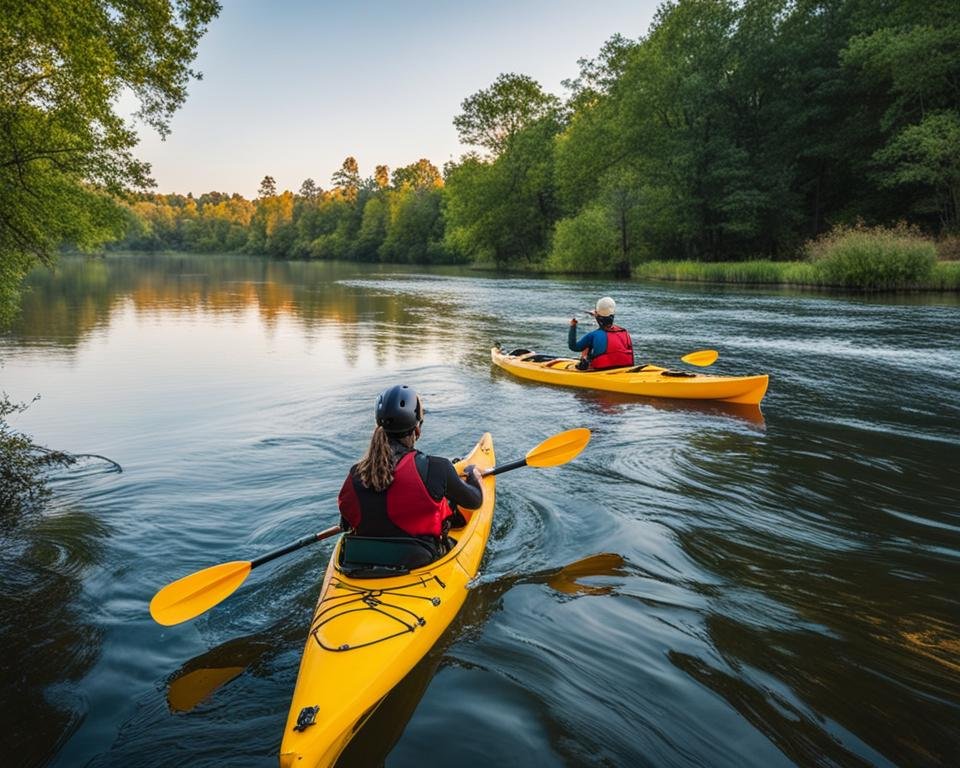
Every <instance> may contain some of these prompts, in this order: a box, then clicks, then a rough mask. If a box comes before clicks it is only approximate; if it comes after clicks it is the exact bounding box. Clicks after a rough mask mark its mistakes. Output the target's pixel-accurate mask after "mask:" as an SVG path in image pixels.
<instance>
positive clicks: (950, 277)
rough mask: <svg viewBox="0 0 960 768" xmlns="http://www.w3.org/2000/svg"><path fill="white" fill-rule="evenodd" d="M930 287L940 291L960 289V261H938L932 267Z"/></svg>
mask: <svg viewBox="0 0 960 768" xmlns="http://www.w3.org/2000/svg"><path fill="white" fill-rule="evenodd" d="M930 287H931V288H939V289H940V290H941V291H960V261H938V262H937V263H936V264H935V265H934V267H933V275H932V276H931V278H930Z"/></svg>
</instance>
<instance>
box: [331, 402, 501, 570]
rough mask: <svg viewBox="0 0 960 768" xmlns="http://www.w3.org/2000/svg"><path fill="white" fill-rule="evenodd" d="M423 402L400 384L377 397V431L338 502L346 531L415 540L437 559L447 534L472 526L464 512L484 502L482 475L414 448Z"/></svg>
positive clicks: (361, 534) (443, 546)
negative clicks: (460, 469) (462, 475)
mask: <svg viewBox="0 0 960 768" xmlns="http://www.w3.org/2000/svg"><path fill="white" fill-rule="evenodd" d="M423 416H424V410H423V401H422V400H421V399H420V395H419V394H417V391H416V390H415V389H414V388H413V387H410V386H408V385H406V384H397V385H394V386H392V387H388V388H387V389H385V390H383V391H382V392H381V393H380V394H379V395H378V396H377V403H376V409H375V417H376V427H375V428H374V430H373V435H372V436H371V438H370V446H369V447H368V448H367V452H366V453H365V454H364V456H363V458H362V459H360V461H359V462H357V463H356V464H354V465H353V466H352V467H351V468H350V472H349V473H348V475H347V478H346V480H345V481H344V483H343V487H342V488H341V489H340V495H339V497H338V499H337V503H338V504H339V506H340V516H341V527H342V528H344V530H347V531H349V533H351V534H352V535H354V536H361V537H373V538H377V537H383V538H390V537H414V538H416V539H418V540H420V541H422V542H423V543H425V544H426V545H428V546H429V547H430V548H431V549H432V551H433V556H434V558H437V557H440V556H441V555H443V554H444V553H445V552H446V551H447V549H448V539H447V533H448V531H449V530H450V529H451V528H457V527H460V526H463V525H465V524H466V523H467V518H466V517H464V515H463V514H462V512H461V511H460V510H472V509H477V508H479V507H480V505H481V504H482V503H483V485H482V483H481V476H480V471H479V470H478V469H476V468H475V467H473V466H470V467H467V468H466V470H465V475H466V482H464V481H463V480H462V479H461V478H460V476H459V475H458V474H457V470H456V469H454V466H453V464H452V463H451V461H450V460H449V459H447V458H444V457H441V456H428V455H426V454H424V453H421V452H420V451H418V450H416V449H415V448H414V445H415V443H416V441H417V440H418V439H419V438H420V431H421V429H422V427H423Z"/></svg>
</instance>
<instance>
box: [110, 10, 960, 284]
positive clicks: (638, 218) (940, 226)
mask: <svg viewBox="0 0 960 768" xmlns="http://www.w3.org/2000/svg"><path fill="white" fill-rule="evenodd" d="M578 65H579V67H578V69H579V73H578V74H577V75H576V76H575V77H574V78H572V79H570V80H568V81H565V85H566V87H567V89H568V91H569V93H568V95H567V98H566V99H565V100H564V101H561V100H560V99H559V98H558V97H556V96H555V95H553V94H550V93H547V92H546V91H544V89H543V88H542V87H541V86H540V84H539V83H537V82H536V81H535V80H534V79H532V78H531V77H529V76H527V75H522V74H515V73H510V74H503V75H500V76H499V77H498V78H496V80H495V81H494V82H493V83H491V84H490V85H489V86H487V87H486V88H483V89H481V90H479V91H477V92H476V93H474V94H473V95H471V96H468V97H467V98H466V99H465V100H464V101H463V102H462V105H461V111H460V112H459V114H457V115H456V116H455V117H454V119H453V122H454V126H455V127H456V128H457V130H458V132H459V134H460V137H461V139H462V140H463V141H464V142H465V143H467V144H472V145H473V146H475V147H476V148H477V150H476V151H472V152H468V153H467V154H465V155H463V156H462V157H461V158H459V160H456V161H451V162H449V163H447V164H446V165H445V166H444V169H443V174H442V176H441V174H440V173H439V172H438V170H437V168H436V167H435V166H434V165H433V164H431V163H430V162H429V161H428V160H427V159H420V160H418V161H417V162H415V163H411V164H410V165H406V166H402V167H399V168H397V169H395V170H394V171H393V173H392V174H391V173H390V171H389V169H388V168H387V167H386V166H384V165H380V166H376V169H375V171H374V174H373V176H372V178H368V179H364V178H363V177H362V176H361V173H360V169H359V168H358V167H357V163H356V160H355V159H354V158H352V157H349V158H347V159H346V160H345V161H344V163H343V165H342V167H341V168H340V169H339V170H338V171H337V172H336V173H335V174H334V175H333V179H332V182H333V188H332V189H331V190H330V191H329V192H324V191H323V190H320V189H319V188H312V187H307V186H304V187H302V188H301V190H300V193H299V194H298V195H296V196H294V197H293V198H292V200H287V201H286V202H284V201H282V200H280V198H282V197H283V194H286V193H280V192H278V191H277V190H276V189H275V188H273V189H270V190H267V193H266V194H261V195H260V197H259V198H258V199H257V200H256V201H253V202H252V203H247V202H246V201H242V202H243V204H246V205H247V206H249V207H250V208H251V209H252V213H250V214H249V218H247V219H246V220H245V222H242V223H241V222H240V221H239V220H237V219H236V216H238V215H239V214H240V211H241V209H242V208H243V205H242V204H241V202H240V201H236V200H232V198H231V202H230V205H231V206H232V208H231V209H230V211H231V212H229V213H228V212H227V211H220V212H217V213H214V212H215V211H219V208H218V207H219V206H221V205H223V204H224V200H220V199H217V200H216V201H214V200H213V199H212V198H211V199H209V200H206V199H205V196H201V197H200V198H197V199H196V200H193V199H192V198H190V197H189V196H188V197H187V198H180V199H178V200H169V201H167V204H166V205H164V204H163V203H162V201H157V200H153V199H145V198H139V199H137V200H136V201H135V202H134V204H133V205H132V207H131V208H130V209H129V210H128V214H127V217H128V221H129V230H128V231H129V233H130V234H129V236H128V237H129V239H130V241H132V242H150V243H157V242H164V243H167V244H168V245H170V244H172V245H173V246H174V247H192V248H199V247H202V248H204V249H218V250H223V249H227V248H228V247H230V248H240V249H242V250H246V251H250V252H255V253H268V254H274V255H277V256H283V257H298V258H301V257H303V258H346V259H357V260H364V261H400V262H434V261H438V260H444V261H451V260H473V261H477V262H483V261H486V262H489V263H492V264H495V265H496V266H498V267H502V268H511V267H520V268H528V267H531V266H534V267H539V266H540V265H546V266H547V267H549V268H555V269H564V270H569V271H580V272H582V271H597V270H599V271H607V272H614V273H618V274H626V273H628V272H630V270H631V269H632V268H635V267H636V266H637V265H638V264H640V263H641V262H643V261H646V260H648V259H649V260H652V259H658V260H697V261H711V262H717V263H719V262H727V261H732V260H742V259H746V258H751V259H755V258H758V257H761V258H765V259H781V260H782V259H788V258H792V257H794V256H796V255H797V254H798V253H800V252H801V249H802V246H803V243H804V242H806V241H808V240H810V239H811V238H816V237H817V236H818V235H820V234H822V233H824V232H827V231H831V230H832V229H833V228H834V227H835V226H837V225H841V226H842V225H845V224H846V225H850V224H852V223H854V222H856V221H860V220H862V221H864V222H865V223H866V224H868V225H885V224H886V225H889V224H893V223H895V222H897V221H900V220H905V221H907V222H908V223H909V224H911V225H915V226H918V227H920V228H921V229H924V230H925V231H927V232H928V233H937V234H940V235H944V236H949V235H950V234H951V233H954V234H955V233H956V232H957V231H958V230H960V218H958V217H960V160H958V158H960V22H958V21H957V14H956V0H899V2H890V0H799V1H798V0H669V1H668V2H665V3H663V4H662V5H661V6H660V8H659V10H658V12H657V14H656V16H655V18H654V20H653V23H652V25H651V27H650V29H649V30H648V32H647V33H646V34H645V35H643V36H642V37H640V38H637V39H627V38H625V37H623V36H621V35H614V36H613V37H611V38H610V39H609V40H608V41H607V42H606V43H605V44H604V45H603V46H602V48H601V49H600V50H599V52H597V54H596V56H595V57H594V58H582V59H580V60H579V62H578ZM227 217H233V218H231V219H230V221H229V223H225V220H226V219H227ZM228 241H229V243H230V245H229V246H228V245H227V243H228ZM241 241H242V242H241Z"/></svg>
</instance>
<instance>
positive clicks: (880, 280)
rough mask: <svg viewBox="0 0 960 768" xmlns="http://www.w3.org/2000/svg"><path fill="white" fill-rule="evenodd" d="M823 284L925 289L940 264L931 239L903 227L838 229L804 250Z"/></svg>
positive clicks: (869, 287) (852, 286) (863, 287)
mask: <svg viewBox="0 0 960 768" xmlns="http://www.w3.org/2000/svg"><path fill="white" fill-rule="evenodd" d="M806 253H807V257H808V258H809V259H810V262H811V263H812V264H813V266H814V267H815V268H816V271H817V275H818V280H817V282H818V283H820V284H821V285H829V286H838V287H844V288H859V289H886V290H889V289H892V288H916V287H926V286H928V285H929V284H930V283H931V280H932V277H933V272H934V267H935V265H936V263H937V249H936V246H935V245H934V244H933V242H931V241H930V240H927V239H926V238H924V237H922V236H921V235H920V234H919V233H917V232H916V231H915V230H912V229H909V228H907V227H905V226H898V227H894V228H886V227H864V226H862V225H858V226H856V227H838V228H836V229H834V230H832V231H831V232H829V233H827V234H826V235H823V236H822V237H819V238H817V239H816V240H812V241H810V242H809V243H807V246H806Z"/></svg>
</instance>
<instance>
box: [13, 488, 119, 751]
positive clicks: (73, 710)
mask: <svg viewBox="0 0 960 768" xmlns="http://www.w3.org/2000/svg"><path fill="white" fill-rule="evenodd" d="M0 527H2V536H3V545H2V547H0V573H2V574H3V589H2V590H0V628H2V637H3V648H2V656H0V658H2V662H0V669H2V676H3V692H4V693H3V698H2V700H0V721H2V722H3V729H2V734H3V735H2V737H0V739H2V749H0V753H2V754H3V755H4V756H5V757H4V760H5V762H6V765H15V766H21V765H22V766H35V765H42V764H44V763H46V762H47V761H48V760H49V759H50V758H51V757H52V756H53V755H54V754H56V752H57V751H58V750H59V749H60V747H61V746H62V745H63V743H64V742H65V741H66V739H67V738H68V737H69V736H70V734H71V733H73V731H74V730H75V729H76V728H77V726H78V725H79V724H80V722H81V720H82V719H83V717H84V715H85V712H86V703H85V702H84V700H83V699H82V698H80V697H78V696H77V694H76V692H75V691H74V690H73V689H72V688H71V686H70V683H72V682H76V681H78V680H80V679H81V678H82V677H83V676H84V675H85V674H86V673H87V672H88V671H89V670H90V669H91V668H92V667H93V665H94V663H95V662H96V661H97V659H98V657H99V655H100V649H101V643H102V639H103V632H102V629H101V628H100V627H99V626H98V625H97V624H96V622H95V621H94V619H93V614H94V613H95V606H93V605H92V604H91V600H90V599H89V598H88V597H85V596H84V593H83V581H84V579H85V578H86V576H87V575H88V572H89V571H90V570H91V569H93V568H94V567H96V566H97V564H98V563H99V561H100V559H101V557H102V552H103V550H102V542H103V539H104V538H105V537H106V535H107V533H108V529H107V527H106V526H105V525H103V524H102V523H100V522H99V521H98V520H97V519H96V518H94V517H93V516H91V515H90V514H88V513H86V512H84V511H83V510H80V509H74V508H65V509H64V508H56V507H54V508H47V509H44V510H42V511H34V512H30V513H27V514H25V515H24V516H22V517H20V518H18V519H5V520H2V521H0ZM11 761H12V762H11Z"/></svg>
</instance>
